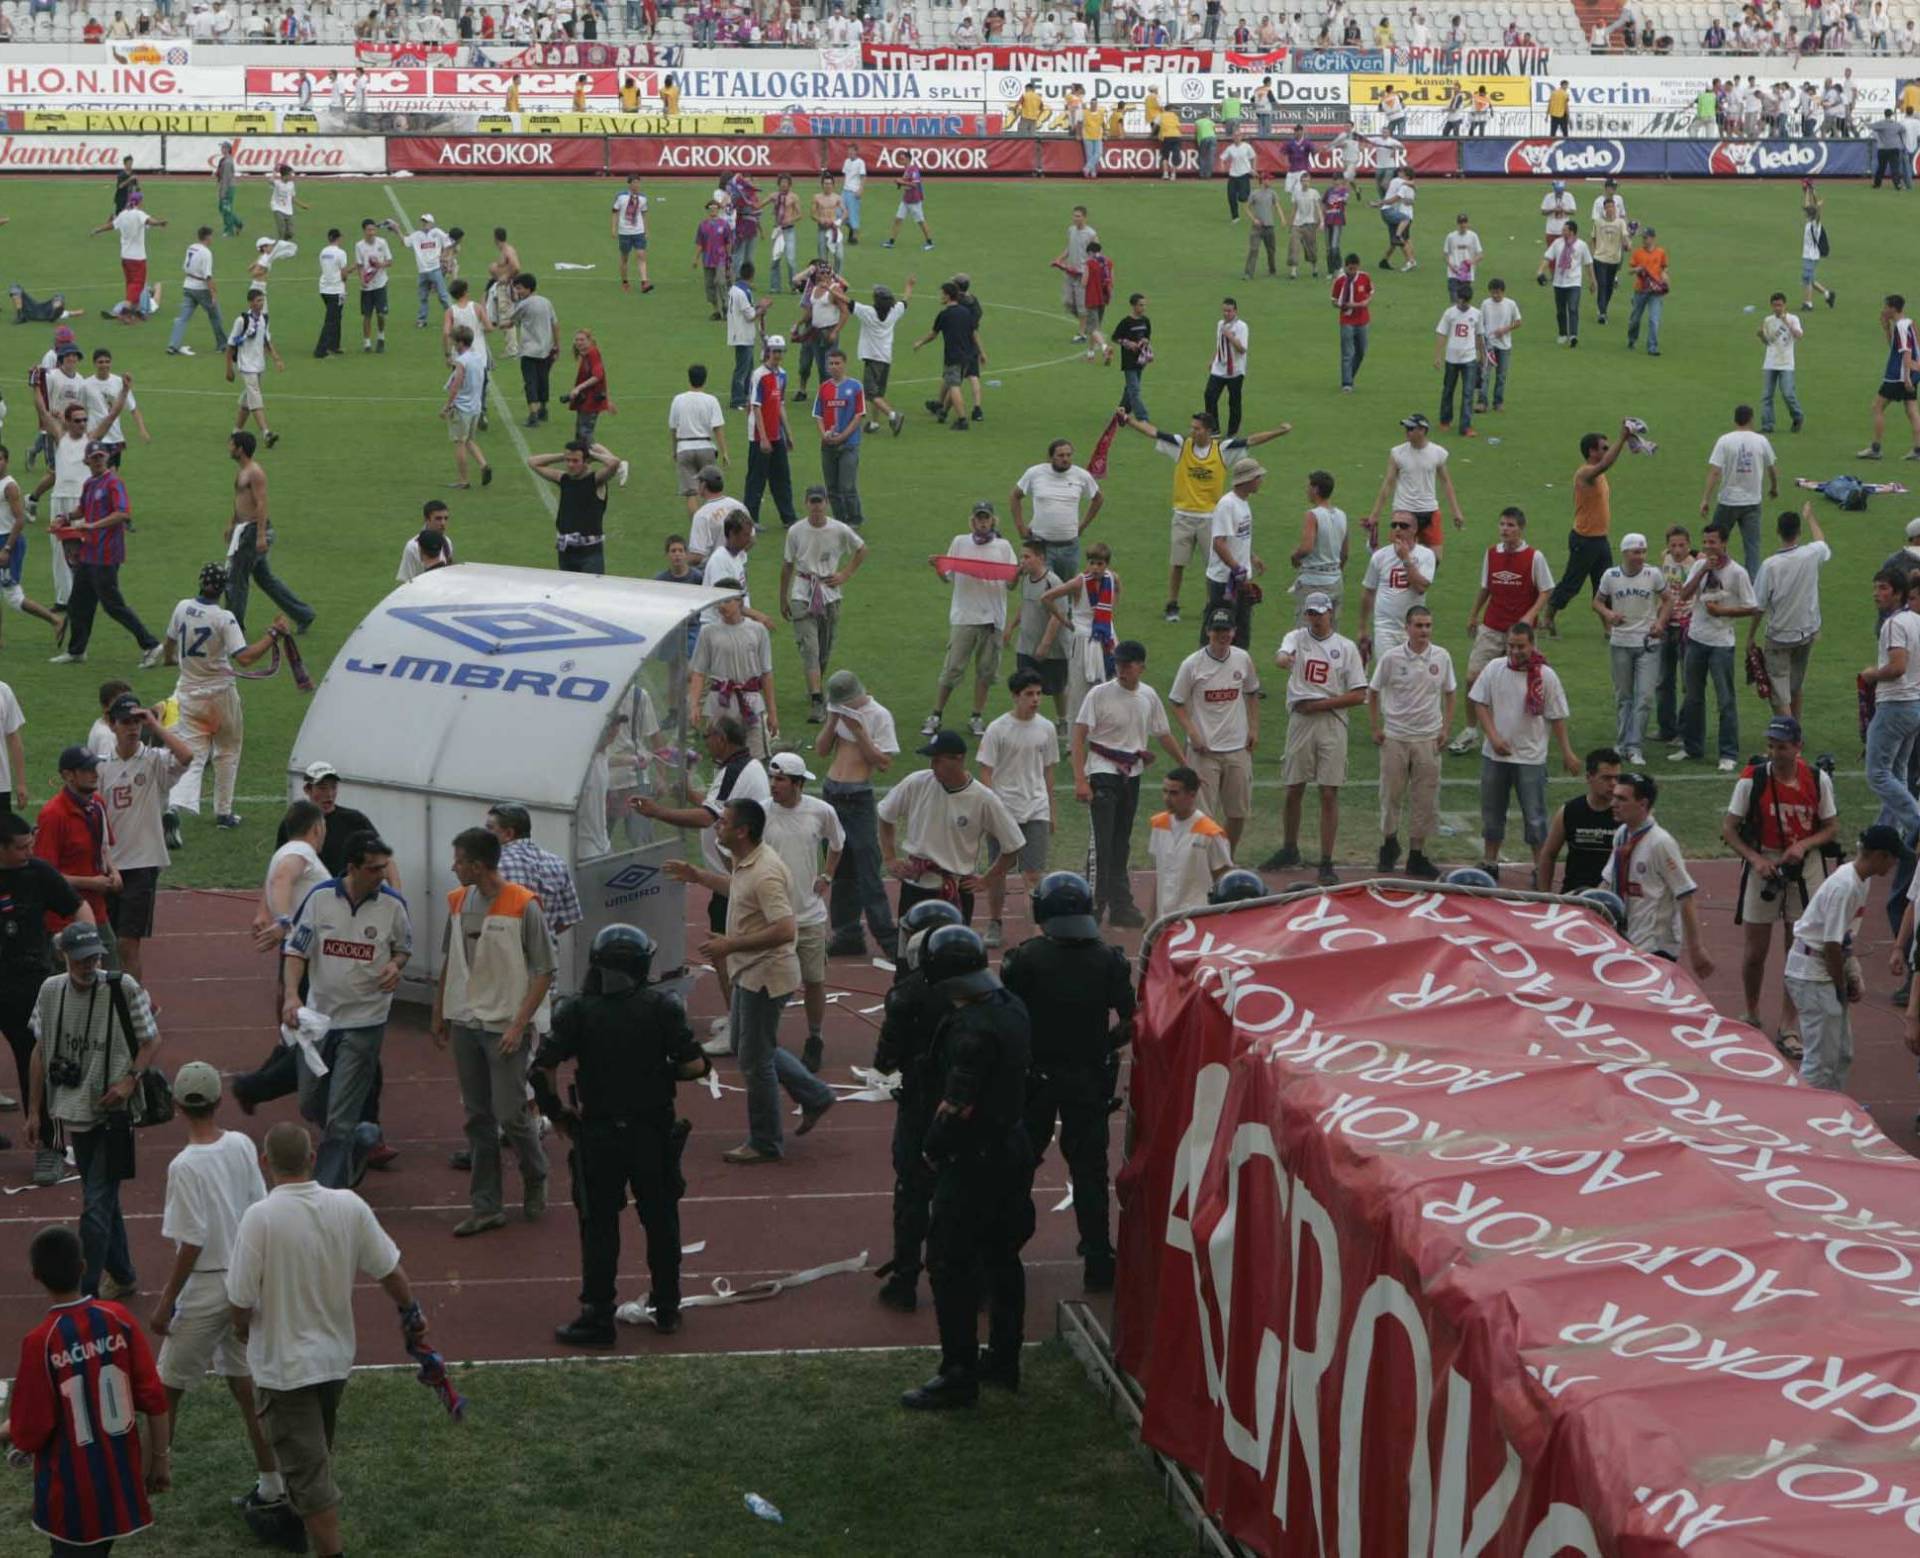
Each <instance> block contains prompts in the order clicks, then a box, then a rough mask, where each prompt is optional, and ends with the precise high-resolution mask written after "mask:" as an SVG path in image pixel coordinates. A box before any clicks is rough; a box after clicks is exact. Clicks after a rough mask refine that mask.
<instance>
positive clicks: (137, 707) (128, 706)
mask: <svg viewBox="0 0 1920 1558" xmlns="http://www.w3.org/2000/svg"><path fill="white" fill-rule="evenodd" d="M142 712H143V710H142V708H141V704H140V700H139V699H138V698H136V697H134V695H133V694H132V693H130V692H123V693H121V694H120V696H119V697H117V698H115V699H114V700H113V702H112V703H111V704H110V705H108V707H107V723H108V724H109V725H118V724H119V723H120V722H121V721H122V720H130V719H138V718H139V717H140V715H141V714H142Z"/></svg>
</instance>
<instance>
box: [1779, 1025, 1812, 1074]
mask: <svg viewBox="0 0 1920 1558" xmlns="http://www.w3.org/2000/svg"><path fill="white" fill-rule="evenodd" d="M1773 1047H1774V1048H1775V1049H1777V1050H1778V1051H1780V1053H1781V1055H1782V1056H1784V1057H1785V1058H1786V1059H1788V1060H1790V1061H1792V1062H1793V1063H1794V1064H1795V1065H1796V1066H1797V1065H1799V1064H1800V1061H1801V1058H1802V1057H1803V1056H1804V1055H1805V1053H1806V1051H1805V1048H1804V1047H1803V1046H1802V1045H1801V1043H1800V1035H1799V1034H1798V1033H1796V1032H1795V1031H1794V1030H1793V1029H1791V1028H1782V1029H1781V1030H1780V1031H1779V1032H1778V1033H1776V1034H1775V1035H1774V1036H1773Z"/></svg>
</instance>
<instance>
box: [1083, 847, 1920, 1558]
mask: <svg viewBox="0 0 1920 1558" xmlns="http://www.w3.org/2000/svg"><path fill="white" fill-rule="evenodd" d="M1134 1032H1135V1065H1134V1073H1133V1110H1134V1131H1133V1147H1132V1152H1131V1155H1130V1158H1129V1162H1128V1164H1127V1166H1126V1168H1125V1169H1124V1171H1123V1172H1122V1174H1121V1177H1120V1195H1121V1202H1122V1216H1121V1252H1120V1285H1119V1293H1118V1299H1117V1311H1116V1339H1117V1345H1118V1349H1119V1354H1120V1359H1121V1362H1122V1364H1123V1366H1124V1367H1125V1368H1126V1369H1127V1371H1128V1372H1129V1373H1130V1374H1132V1375H1133V1376H1134V1377H1135V1378H1136V1379H1137V1380H1138V1381H1139V1382H1140V1383H1141V1385H1142V1386H1143V1387H1144V1389H1145V1393H1146V1400H1145V1408H1144V1411H1145V1419H1144V1426H1143V1435H1144V1437H1145V1439H1146V1440H1147V1442H1148V1443H1150V1444H1152V1445H1154V1446H1155V1447H1157V1448H1158V1449H1160V1450H1162V1451H1164V1452H1166V1453H1168V1454H1169V1455H1172V1456H1174V1457H1175V1458H1177V1459H1178V1460H1180V1461H1181V1462H1183V1463H1184V1464H1186V1465H1187V1466H1189V1467H1191V1468H1193V1469H1194V1471H1195V1472H1196V1473H1198V1475H1199V1476H1200V1477H1201V1479H1202V1480H1203V1481H1204V1483H1205V1498H1206V1503H1207V1506H1208V1508H1209V1509H1212V1510H1215V1511H1218V1512H1220V1514H1221V1516H1222V1518H1223V1520H1224V1523H1225V1526H1226V1529H1227V1530H1228V1531H1229V1532H1230V1533H1231V1534H1232V1535H1234V1536H1236V1537H1238V1538H1240V1539H1242V1540H1243V1541H1245V1542H1247V1543H1248V1544H1249V1545H1250V1546H1252V1547H1253V1548H1254V1549H1255V1550H1256V1551H1259V1552H1262V1553H1267V1554H1276V1555H1278V1554H1288V1555H1292V1554H1308V1553H1311V1554H1338V1555H1341V1558H1361V1555H1368V1558H1372V1555H1386V1554H1405V1553H1417V1554H1422V1555H1426V1554H1446V1555H1450V1558H1467V1555H1472V1558H1564V1555H1565V1554H1568V1553H1577V1554H1584V1555H1587V1558H1602V1555H1605V1558H1680V1555H1683V1554H1688V1555H1692V1558H1702V1555H1723V1554H1724V1555H1727V1558H1736V1555H1737V1558H1810V1555H1814V1554H1846V1555H1847V1558H1895V1555H1906V1558H1910V1555H1911V1554H1912V1553H1914V1552H1915V1551H1916V1550H1917V1547H1916V1538H1920V1497H1916V1494H1915V1492H1913V1491H1910V1490H1920V1452H1917V1451H1916V1448H1915V1444H1916V1435H1917V1434H1920V1217H1916V1216H1915V1214H1914V1211H1913V1209H1914V1207H1915V1206H1916V1204H1920V1162H1916V1161H1915V1160H1914V1159H1912V1158H1911V1157H1909V1156H1908V1155H1907V1154H1906V1153H1905V1152H1903V1151H1902V1150H1901V1149H1900V1148H1899V1147H1897V1146H1895V1145H1894V1144H1893V1143H1892V1142H1890V1141H1888V1140H1887V1139H1886V1138H1885V1137H1884V1136H1882V1135H1881V1133H1880V1131H1879V1130H1878V1128H1877V1127H1876V1126H1875V1125H1874V1124H1873V1122H1872V1120H1871V1119H1870V1118H1868V1116H1867V1115H1866V1114H1865V1113H1864V1112H1863V1111H1862V1110H1860V1109H1859V1108H1858V1107H1857V1106H1856V1105H1855V1104H1854V1103H1853V1102H1852V1101H1851V1100H1850V1099H1848V1098H1847V1097H1845V1096H1844V1095H1842V1094H1837V1093H1829V1092H1821V1091H1816V1090H1813V1089H1809V1088H1803V1087H1801V1086H1800V1085H1799V1083H1798V1081H1797V1079H1796V1078H1794V1077H1793V1076H1792V1075H1791V1073H1790V1072H1789V1071H1788V1068H1787V1066H1786V1064H1785V1063H1784V1062H1783V1061H1782V1060H1781V1058H1780V1057H1779V1055H1777V1054H1776V1053H1775V1052H1774V1050H1773V1049H1772V1048H1771V1047H1770V1046H1769V1045H1768V1043H1767V1042H1766V1040H1765V1039H1764V1038H1763V1037H1762V1036H1761V1035H1760V1034H1759V1033H1757V1032H1756V1031H1755V1030H1753V1029H1751V1028H1748V1027H1744V1026H1742V1025H1740V1024H1738V1023H1734V1022H1730V1021H1728V1020H1727V1019H1725V1018H1723V1017H1722V1016H1720V1015H1719V1013H1718V1012H1716V1011H1715V1010H1714V1008H1713V1006H1712V1005H1711V1004H1710V1003H1709V1002H1708V1001H1707V1000H1706V999H1705V998H1704V997H1703V996H1702V995H1701V993H1700V990H1699V988H1698V987H1697V986H1696V985H1695V984H1694V982H1693V980H1692V979H1691V978H1690V977H1689V976H1688V975H1687V974H1686V973H1685V972H1684V971H1682V970H1681V969H1680V968H1679V967H1678V966H1677V965H1675V964H1673V963H1669V962H1665V961H1663V960H1661V959H1658V958H1654V957H1651V956H1647V955H1644V954H1642V953H1639V952H1637V951H1635V950H1634V949H1633V948H1632V947H1631V946H1629V945H1628V944H1627V943H1626V942H1625V941H1623V940H1622V939H1621V938H1620V937H1618V936H1617V935H1615V934H1614V932H1613V930H1612V928H1611V927H1610V926H1608V925H1606V924H1604V923H1603V922H1602V921H1601V920H1599V919H1598V918H1597V917H1596V916H1595V915H1594V914H1593V913H1592V912H1591V911H1590V910H1589V909H1588V908H1587V907H1585V906H1584V905H1582V906H1577V907H1576V906H1574V905H1571V904H1568V903H1563V902H1561V903H1556V902H1537V903H1522V902H1513V901H1500V900H1495V899H1480V898H1475V897H1472V896H1470V895H1463V894H1449V893H1444V892H1440V891H1415V890H1406V891H1386V890H1383V889H1376V888H1371V887H1367V886H1364V885H1356V886H1353V887H1348V888H1343V889H1340V890H1338V891H1335V892H1331V893H1325V894H1314V895H1310V896H1307V897H1303V898H1298V899H1295V900H1293V901H1292V902H1289V903H1283V904H1264V905H1259V904H1257V905H1253V906H1251V907H1248V908H1245V909H1237V910H1235V911H1232V912H1229V913H1224V914H1204V915H1196V916H1194V917H1192V918H1190V919H1187V920H1180V921H1175V922H1172V923H1171V924H1169V925H1168V926H1165V927H1163V928H1162V930H1161V932H1160V934H1159V937H1158V940H1157V943H1156V945H1155V946H1154V948H1153V951H1152V954H1151V959H1150V962H1149V965H1148V968H1147V972H1146V975H1145V979H1144V988H1143V1001H1142V1007H1141V1014H1140V1017H1139V1019H1138V1020H1137V1021H1136V1023H1135V1028H1134Z"/></svg>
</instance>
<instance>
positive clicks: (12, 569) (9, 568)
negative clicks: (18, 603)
mask: <svg viewBox="0 0 1920 1558" xmlns="http://www.w3.org/2000/svg"><path fill="white" fill-rule="evenodd" d="M26 561H27V532H26V531H25V530H24V529H23V530H22V531H21V532H20V539H19V540H18V541H16V542H15V543H14V546H13V557H12V559H11V561H9V562H8V563H7V565H6V567H4V568H0V594H4V593H6V592H7V591H10V590H17V589H19V588H20V570H21V569H22V568H24V567H25V566H26Z"/></svg>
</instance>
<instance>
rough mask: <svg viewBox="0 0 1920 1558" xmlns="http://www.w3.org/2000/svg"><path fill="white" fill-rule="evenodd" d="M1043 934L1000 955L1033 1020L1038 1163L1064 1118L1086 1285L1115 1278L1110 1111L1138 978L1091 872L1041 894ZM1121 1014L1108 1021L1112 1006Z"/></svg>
mask: <svg viewBox="0 0 1920 1558" xmlns="http://www.w3.org/2000/svg"><path fill="white" fill-rule="evenodd" d="M1033 919H1034V923H1035V924H1036V925H1038V926H1039V927H1040V934H1039V935H1037V936H1033V937H1030V938H1029V939H1028V940H1026V941H1023V942H1022V943H1021V944H1020V945H1019V946H1017V947H1015V948H1014V949H1013V950H1012V951H1011V952H1009V953H1008V954H1007V955H1006V957H1005V959H1003V960H1002V962H1001V964H1000V978H1001V981H1002V982H1003V983H1004V984H1005V985H1006V987H1007V988H1008V989H1009V990H1011V991H1012V992H1013V993H1014V994H1015V995H1017V996H1019V997H1020V999H1021V1000H1022V1001H1023V1002H1024V1003H1025V1004H1026V1008H1027V1014H1028V1016H1029V1017H1030V1018H1031V1019H1032V1022H1033V1065H1032V1068H1031V1070H1030V1071H1029V1073H1028V1076H1027V1108H1026V1120H1027V1136H1028V1138H1029V1139H1030V1140H1031V1141H1032V1143H1033V1154H1034V1162H1035V1165H1036V1166H1038V1163H1039V1160H1040V1158H1042V1157H1043V1156H1044V1155H1045V1154H1046V1150H1047V1143H1048V1142H1050V1141H1052V1140H1053V1127H1054V1120H1055V1118H1056V1116H1057V1117H1058V1119H1059V1122H1060V1155H1061V1156H1062V1157H1063V1158H1065V1159H1066V1162H1067V1172H1068V1173H1069V1174H1071V1175H1072V1177H1073V1216H1074V1221H1075V1222H1077V1223H1078V1224H1079V1225H1080V1258H1081V1259H1082V1261H1084V1262H1085V1267H1084V1273H1083V1275H1084V1286H1085V1287H1086V1289H1087V1291H1088V1292H1090V1293H1104V1292H1106V1291H1108V1290H1109V1289H1110V1288H1112V1286H1113V1238H1112V1235H1111V1234H1110V1233H1109V1232H1108V1228H1107V1116H1108V1114H1109V1112H1110V1111H1109V1107H1108V1101H1109V1100H1110V1099H1111V1098H1112V1097H1113V1094H1114V1081H1115V1078H1116V1077H1117V1074H1118V1070H1119V1053H1120V1051H1121V1050H1122V1049H1123V1048H1125V1047H1126V1045H1127V1044H1128V1042H1129V1041H1130V1040H1131V1039H1132V1037H1133V1032H1132V1023H1133V1009H1134V998H1133V981H1132V977H1131V970H1130V969H1129V968H1128V966H1127V958H1126V954H1125V953H1123V952H1122V951H1121V950H1120V949H1119V948H1118V947H1110V946H1108V945H1107V944H1106V943H1105V942H1103V941H1102V940H1101V939H1100V922H1099V921H1098V920H1097V919H1095V918H1094V913H1093V889H1092V888H1091V887H1089V886H1088V885H1087V880H1086V878H1085V877H1081V876H1075V875H1074V874H1073V872H1071V871H1055V872H1053V873H1051V874H1050V875H1048V876H1046V877H1043V878H1042V879H1041V882H1040V885H1039V887H1037V888H1035V889H1034V894H1033ZM1109 1012H1111V1013H1112V1014H1113V1015H1114V1017H1115V1018H1116V1019H1117V1021H1116V1022H1115V1023H1114V1025H1113V1026H1112V1027H1111V1028H1109V1026H1108V1024H1107V1014H1108V1013H1109Z"/></svg>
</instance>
